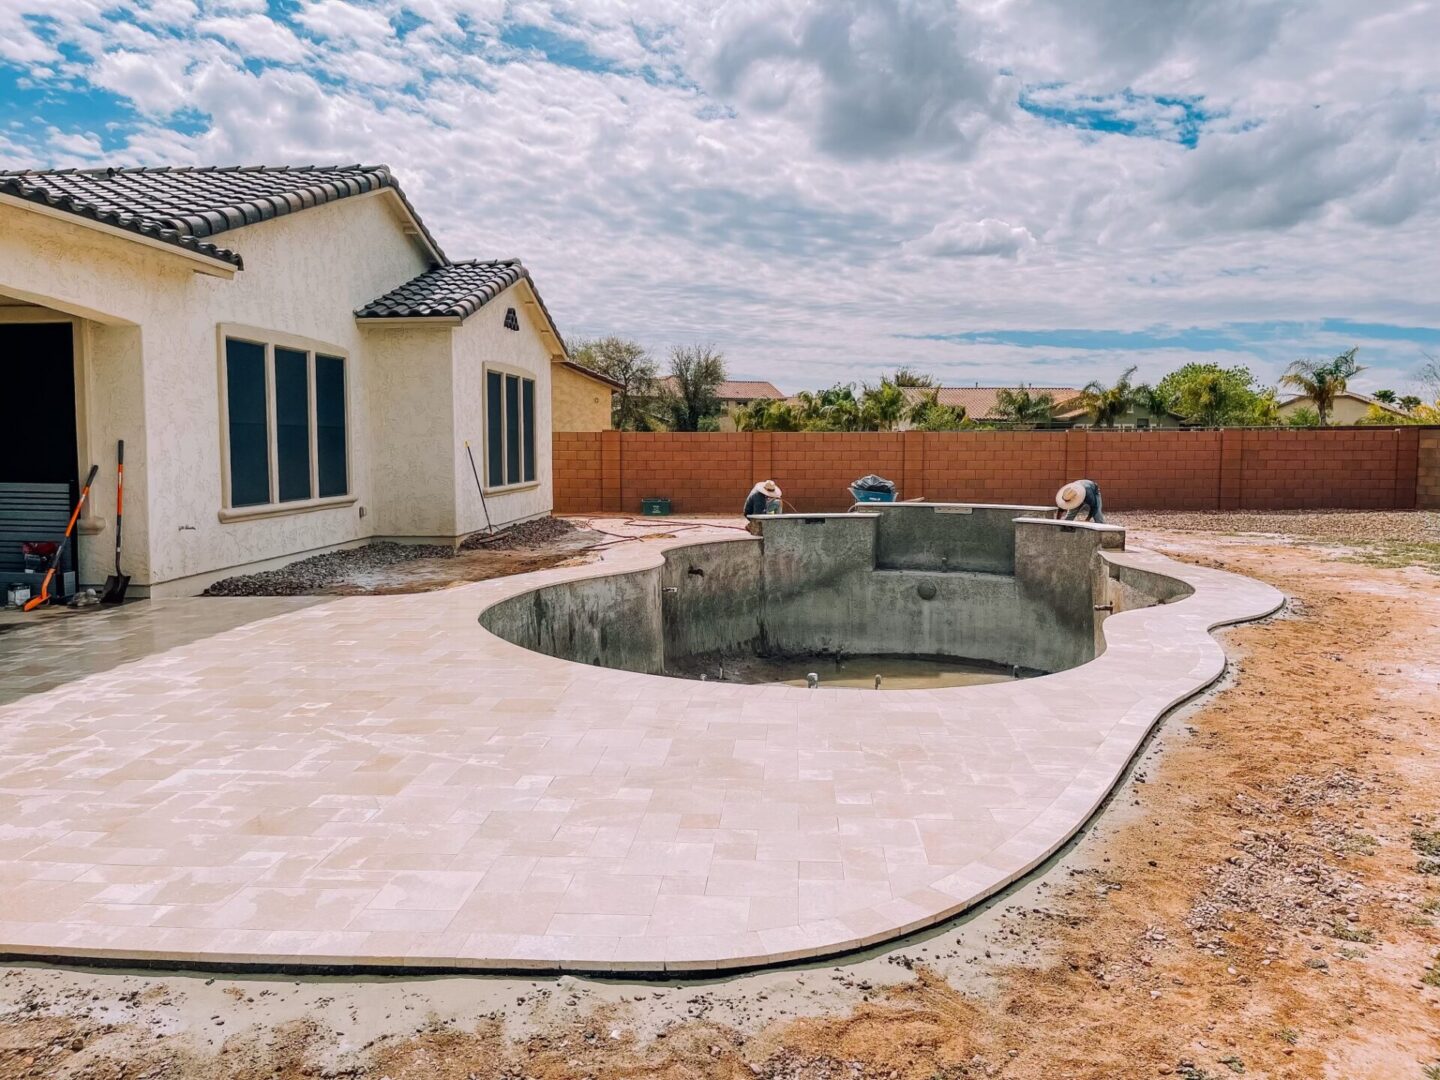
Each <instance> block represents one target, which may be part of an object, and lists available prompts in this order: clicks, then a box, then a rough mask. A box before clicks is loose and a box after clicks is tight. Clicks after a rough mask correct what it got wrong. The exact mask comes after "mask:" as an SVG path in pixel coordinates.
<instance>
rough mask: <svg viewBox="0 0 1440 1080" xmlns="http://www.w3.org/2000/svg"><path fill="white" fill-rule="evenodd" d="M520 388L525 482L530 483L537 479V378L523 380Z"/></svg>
mask: <svg viewBox="0 0 1440 1080" xmlns="http://www.w3.org/2000/svg"><path fill="white" fill-rule="evenodd" d="M520 389H521V395H520V396H521V412H522V413H523V415H524V423H525V429H524V430H525V439H524V448H525V482H526V483H527V484H528V483H529V482H530V481H532V480H534V479H535V380H534V379H524V380H522V381H521V384H520Z"/></svg>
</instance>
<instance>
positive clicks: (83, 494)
mask: <svg viewBox="0 0 1440 1080" xmlns="http://www.w3.org/2000/svg"><path fill="white" fill-rule="evenodd" d="M99 471H100V466H99V465H91V466H90V475H89V476H87V477H86V478H85V486H84V487H82V488H81V489H80V501H79V502H77V503H76V504H75V512H74V513H72V514H71V515H70V524H69V525H66V526H65V538H64V539H63V540H61V541H60V547H59V548H57V549H56V551H55V557H54V558H53V559H51V560H50V569H49V570H46V571H45V580H44V582H43V583H42V584H41V585H40V595H39V596H32V597H31V598H30V599H29V600H26V601H25V610H26V611H34V610H35V609H36V608H37V607H39V606H40V605H41V604H43V603H45V601H47V600H49V599H50V582H51V580H53V579H54V577H55V571H56V570H58V569H59V568H60V564H61V562H63V561H64V559H65V546H66V545H67V544H69V543H70V534H71V533H73V532H74V531H75V522H76V521H78V520H79V519H80V511H81V510H83V509H84V508H85V500H86V499H88V498H89V497H90V485H91V484H93V483H94V482H95V474H96V473H98V472H99Z"/></svg>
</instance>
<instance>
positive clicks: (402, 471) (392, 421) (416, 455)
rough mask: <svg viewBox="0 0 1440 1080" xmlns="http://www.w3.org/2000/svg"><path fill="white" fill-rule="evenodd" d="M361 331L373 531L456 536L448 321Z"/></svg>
mask: <svg viewBox="0 0 1440 1080" xmlns="http://www.w3.org/2000/svg"><path fill="white" fill-rule="evenodd" d="M364 336H365V343H366V347H367V352H368V354H369V360H370V367H371V378H370V382H369V395H368V400H367V405H368V408H369V412H370V430H371V431H372V432H373V433H374V455H373V461H372V465H371V469H370V478H371V489H370V505H371V506H372V507H373V510H372V512H371V515H370V516H371V517H372V519H373V520H372V521H371V532H372V534H373V535H375V536H386V537H394V538H400V539H412V538H413V539H420V538H425V539H437V538H450V537H453V536H454V535H455V532H456V529H455V460H454V454H453V452H452V450H451V447H452V446H454V444H455V424H454V415H453V411H452V408H451V393H452V389H453V388H452V386H451V374H452V369H453V366H454V351H453V347H452V339H453V334H452V332H451V327H449V326H403V327H402V326H397V327H394V328H376V329H371V328H366V329H365V331H364ZM465 475H466V476H467V477H468V476H469V475H470V473H469V469H468V467H467V469H466V472H465Z"/></svg>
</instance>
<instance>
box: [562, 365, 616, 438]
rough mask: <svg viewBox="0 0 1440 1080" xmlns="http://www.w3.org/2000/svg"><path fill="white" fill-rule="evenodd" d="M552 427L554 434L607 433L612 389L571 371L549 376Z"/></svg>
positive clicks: (568, 369) (564, 370) (564, 369)
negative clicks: (559, 432)
mask: <svg viewBox="0 0 1440 1080" xmlns="http://www.w3.org/2000/svg"><path fill="white" fill-rule="evenodd" d="M550 380H551V393H550V405H551V413H552V416H551V423H550V426H551V428H552V429H553V430H555V431H609V430H610V415H611V414H610V399H611V396H612V393H613V392H612V391H611V389H610V388H609V387H608V386H606V385H605V384H604V383H598V382H596V381H595V380H594V379H588V378H586V377H585V376H584V375H581V374H580V373H579V372H578V371H575V370H574V369H572V368H568V367H565V366H564V365H563V364H556V365H555V366H554V369H553V370H552V371H551V372H550Z"/></svg>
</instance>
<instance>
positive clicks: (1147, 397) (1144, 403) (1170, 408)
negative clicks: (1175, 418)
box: [1135, 383, 1175, 419]
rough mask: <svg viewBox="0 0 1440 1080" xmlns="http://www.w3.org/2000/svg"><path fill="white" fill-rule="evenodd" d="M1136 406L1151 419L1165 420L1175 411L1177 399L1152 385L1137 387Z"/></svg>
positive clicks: (1142, 384)
mask: <svg viewBox="0 0 1440 1080" xmlns="http://www.w3.org/2000/svg"><path fill="white" fill-rule="evenodd" d="M1135 405H1136V407H1137V408H1141V409H1144V410H1145V412H1146V413H1147V414H1148V415H1149V416H1150V418H1151V419H1163V418H1164V417H1166V416H1169V415H1170V414H1171V413H1172V412H1174V411H1175V399H1174V398H1173V397H1172V396H1171V395H1170V394H1168V393H1167V392H1165V391H1164V390H1161V389H1160V387H1158V386H1152V385H1151V384H1150V383H1141V384H1140V385H1139V386H1137V387H1135Z"/></svg>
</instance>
